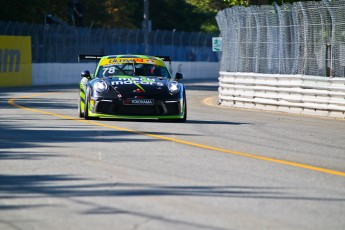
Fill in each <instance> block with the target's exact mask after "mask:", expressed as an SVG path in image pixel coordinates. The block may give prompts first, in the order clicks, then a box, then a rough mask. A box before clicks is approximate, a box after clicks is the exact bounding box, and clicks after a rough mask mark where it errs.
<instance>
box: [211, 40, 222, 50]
mask: <svg viewBox="0 0 345 230" xmlns="http://www.w3.org/2000/svg"><path fill="white" fill-rule="evenodd" d="M212 51H213V52H220V51H222V38H221V37H213V38H212Z"/></svg>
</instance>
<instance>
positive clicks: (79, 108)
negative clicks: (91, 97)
mask: <svg viewBox="0 0 345 230" xmlns="http://www.w3.org/2000/svg"><path fill="white" fill-rule="evenodd" d="M78 111H79V117H80V118H84V111H81V99H80V98H79V103H78Z"/></svg>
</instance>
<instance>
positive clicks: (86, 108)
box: [84, 88, 97, 120]
mask: <svg viewBox="0 0 345 230" xmlns="http://www.w3.org/2000/svg"><path fill="white" fill-rule="evenodd" d="M90 97H91V92H90V89H89V88H88V89H87V91H86V95H85V104H84V119H85V120H95V119H97V118H95V117H90V116H89V103H90V102H89V101H90Z"/></svg>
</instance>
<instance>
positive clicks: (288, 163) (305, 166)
mask: <svg viewBox="0 0 345 230" xmlns="http://www.w3.org/2000/svg"><path fill="white" fill-rule="evenodd" d="M57 93H58V92H53V93H40V94H32V95H26V96H22V97H18V98H12V99H10V100H8V104H10V105H12V106H14V107H17V108H20V109H24V110H27V111H31V112H35V113H40V114H45V115H51V116H55V117H59V118H63V119H68V120H74V121H78V122H83V123H87V124H91V125H96V126H101V127H105V128H109V129H114V130H118V131H125V132H131V133H135V134H140V135H145V136H149V137H153V138H156V139H162V140H166V141H172V142H175V143H180V144H184V145H189V146H194V147H197V148H202V149H208V150H212V151H217V152H222V153H227V154H232V155H238V156H242V157H247V158H252V159H257V160H263V161H268V162H272V163H277V164H282V165H288V166H292V167H297V168H303V169H308V170H311V171H317V172H322V173H326V174H331V175H335V176H341V177H345V172H341V171H336V170H332V169H327V168H321V167H317V166H312V165H307V164H302V163H297V162H292V161H286V160H280V159H276V158H271V157H264V156H259V155H255V154H250V153H244V152H239V151H235V150H229V149H223V148H218V147H214V146H209V145H203V144H198V143H194V142H190V141H185V140H180V139H176V138H171V137H166V136H162V135H156V134H151V133H145V132H140V131H137V130H131V129H127V128H123V127H118V126H113V125H108V124H102V123H98V122H95V121H90V120H84V119H80V118H75V117H71V116H67V115H62V114H58V113H53V112H48V111H44V110H39V109H33V108H29V107H25V106H22V105H19V104H17V103H15V101H16V100H20V99H26V98H33V97H39V96H45V95H48V94H57Z"/></svg>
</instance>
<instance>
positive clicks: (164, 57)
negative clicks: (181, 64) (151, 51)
mask: <svg viewBox="0 0 345 230" xmlns="http://www.w3.org/2000/svg"><path fill="white" fill-rule="evenodd" d="M156 57H158V58H160V59H162V60H163V61H168V62H170V63H171V58H170V57H169V56H156Z"/></svg>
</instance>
